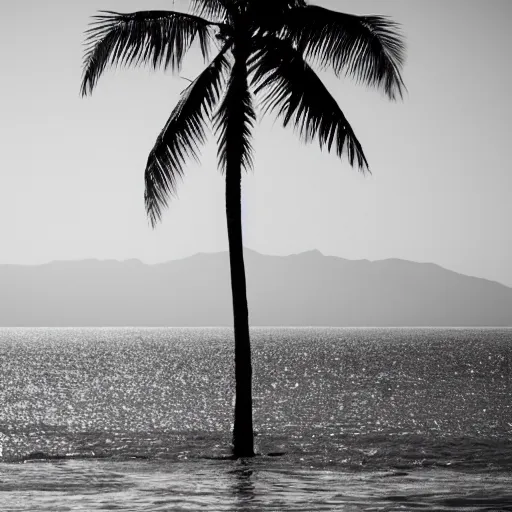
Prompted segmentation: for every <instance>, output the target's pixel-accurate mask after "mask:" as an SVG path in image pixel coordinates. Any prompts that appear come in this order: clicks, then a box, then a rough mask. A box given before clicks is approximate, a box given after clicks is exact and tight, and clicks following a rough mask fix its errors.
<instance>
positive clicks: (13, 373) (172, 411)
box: [0, 329, 512, 512]
mask: <svg viewBox="0 0 512 512" xmlns="http://www.w3.org/2000/svg"><path fill="white" fill-rule="evenodd" d="M252 336H253V342H254V374H255V382H254V392H255V396H254V404H255V411H254V418H255V428H256V431H257V432H258V435H257V437H256V448H257V451H258V452H259V453H261V454H264V455H263V456H260V457H257V458H255V459H254V460H243V461H232V460H226V456H227V455H229V444H230V438H231V433H230V430H231V419H232V399H233V387H234V386H233V381H232V375H233V371H232V345H233V340H232V334H231V331H230V330H227V329H213V330H209V329H50V330H41V329H3V330H0V403H1V404H2V407H0V460H1V461H2V462H3V464H0V511H1V512H4V511H23V512H29V511H30V512H35V511H48V512H49V511H51V512H57V511H65V510H70V511H75V510H83V511H93V510H133V511H142V510H144V511H147V510H148V511H153V510H155V511H160V510H162V511H164V510H165V511H174V510H219V511H224V510H226V511H260V510H279V511H281V510H283V511H287V510H303V511H308V512H313V511H317V510H346V511H359V510H386V511H388V510H402V511H403V510H406V511H408V510H429V511H443V510H467V511H498V510H511V511H512V495H511V492H512V491H511V489H512V475H511V470H512V404H511V401H510V397H511V396H512V381H511V367H510V363H511V361H512V330H507V329H495V330H463V329H434V330H429V329H368V330H365V329H255V330H254V331H253V333H252ZM270 454H273V455H275V456H269V455H270ZM279 454H281V456H277V455H279Z"/></svg>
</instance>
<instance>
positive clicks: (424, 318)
mask: <svg viewBox="0 0 512 512" xmlns="http://www.w3.org/2000/svg"><path fill="white" fill-rule="evenodd" d="M245 258H246V268H247V283H248V298H249V311H250V320H251V325H254V326H256V325H267V326H271V325H287V326H363V327H364V326H368V327H370V326H512V288H508V287H506V286H503V285H501V284H499V283H496V282H492V281H487V280H485V279H478V278H475V277H468V276H464V275H461V274H457V273H455V272H451V271H449V270H446V269H444V268H442V267H439V266H438V265H434V264H429V263H413V262H410V261H404V260H397V259H390V260H383V261H375V262H370V261H367V260H360V261H350V260H345V259H342V258H337V257H333V256H323V255H322V254H321V253H320V252H318V251H311V252H305V253H302V254H297V255H293V256H264V255H262V254H258V253H256V252H254V251H251V250H246V253H245ZM0 283H1V288H0V326H48V327H50V326H62V327H64V326H220V325H231V324H232V309H231V294H230V279H229V260H228V255H227V253H216V254H197V255H195V256H191V257H189V258H185V259H182V260H177V261H171V262H168V263H162V264H158V265H145V264H143V263H141V262H140V261H137V260H130V261H125V262H117V261H96V260H86V261H76V262H54V263H49V264H46V265H40V266H19V265H0Z"/></svg>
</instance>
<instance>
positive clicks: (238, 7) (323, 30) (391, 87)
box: [81, 0, 405, 457]
mask: <svg viewBox="0 0 512 512" xmlns="http://www.w3.org/2000/svg"><path fill="white" fill-rule="evenodd" d="M194 42H198V46H199V48H200V50H201V52H202V54H203V57H204V59H205V61H206V62H207V63H208V65H207V67H206V68H205V69H204V71H203V72H202V73H201V74H199V76H197V78H196V79H195V80H194V81H192V82H191V83H190V85H189V86H188V87H187V88H186V89H185V91H183V93H182V95H181V98H180V100H179V102H178V104H177V106H176V108H175V109H174V111H173V112H172V113H171V115H170V117H169V120H168V121H167V123H166V125H165V126H164V128H163V130H162V131H161V133H160V135H159V136H158V138H157V140H156V143H155V145H154V147H153V149H152V150H151V152H150V154H149V158H148V162H147V166H146V170H145V205H146V210H147V214H148V216H149V219H150V221H151V224H152V226H153V227H154V226H155V224H156V223H157V222H158V221H159V220H160V219H161V216H162V211H163V209H164V208H165V207H167V205H168V201H169V199H170V197H172V196H173V195H174V194H175V192H176V186H177V183H178V181H179V178H181V177H182V176H183V174H184V169H185V165H186V162H187V160H188V159H189V158H192V159H196V160H197V159H198V158H199V148H200V146H201V145H202V144H203V143H204V142H205V139H206V133H207V128H208V125H209V123H210V122H211V123H212V124H213V127H214V131H215V134H216V136H217V140H218V158H219V166H220V169H221V171H222V172H223V173H224V174H225V177H226V216H227V228H228V239H229V259H230V266H231V288H232V297H233V314H234V333H235V379H236V400H235V413H234V428H233V455H234V457H249V456H253V455H254V446H253V426H252V389H251V386H252V383H251V382H252V367H251V346H250V339H249V320H248V307H247V297H246V281H245V269H244V258H243V245H242V222H241V178H242V169H245V170H247V169H248V168H250V167H251V166H252V165H253V158H252V149H251V132H252V129H253V126H254V123H255V120H256V114H255V109H254V105H255V103H256V101H255V100H258V101H257V104H258V105H259V106H260V107H261V109H262V112H263V113H267V112H269V111H272V112H274V113H275V114H276V115H277V116H278V117H279V118H281V119H282V121H283V124H284V126H288V125H292V126H293V127H294V128H296V129H297V131H298V132H299V134H300V135H301V136H302V138H303V139H304V140H305V141H308V142H309V141H312V140H313V139H317V140H318V142H319V144H320V147H326V148H327V149H328V150H329V151H334V152H336V154H337V155H338V156H339V157H340V158H341V157H342V156H346V157H347V158H348V161H349V163H350V164H351V165H352V166H357V168H358V169H359V170H361V171H362V172H365V171H368V170H369V169H368V162H367V160H366V157H365V155H364V153H363V149H362V147H361V144H360V143H359V141H358V140H357V138H356V136H355V134H354V131H353V130H352V128H351V126H350V124H349V122H348V121H347V119H346V117H345V115H344V114H343V112H342V110H341V109H340V107H339V106H338V104H337V102H336V100H335V99H334V98H333V97H332V96H331V94H330V93H329V91H328V90H327V88H326V87H325V86H324V84H323V83H322V81H321V80H320V78H319V77H318V76H317V74H316V73H315V71H314V70H313V68H312V67H311V66H313V65H315V64H316V65H318V66H319V67H320V68H322V69H331V70H333V71H334V73H335V74H336V75H337V76H338V77H339V76H340V75H341V74H344V75H349V76H352V77H354V78H355V79H356V80H357V81H359V82H362V83H365V84H366V85H369V86H375V87H377V88H380V89H382V90H383V91H384V92H385V93H386V95H387V96H388V97H389V98H390V99H396V98H397V97H402V93H403V91H404V88H405V87H404V84H403V81H402V78H401V75H400V70H401V67H402V65H403V62H404V44H403V42H402V38H401V36H400V34H399V32H398V26H397V25H396V24H395V23H394V22H392V21H391V20H389V19H387V18H385V17H381V16H354V15H350V14H343V13H340V12H335V11H331V10H329V9H325V8H322V7H319V6H314V5H308V3H307V2H306V1H305V0H191V5H190V12H189V13H183V12H177V11H141V12H134V13H129V14H123V13H118V12H112V11H101V12H100V13H99V14H98V15H97V16H95V20H94V21H93V23H92V24H91V27H90V28H89V30H87V32H86V50H85V59H84V72H83V81H82V88H81V92H82V95H87V94H90V93H92V91H93V89H94V87H95V86H96V84H97V82H98V79H99V77H100V76H101V74H102V73H103V71H104V70H105V69H106V68H107V67H108V66H112V65H118V64H121V65H130V64H146V65H150V66H151V67H153V68H155V69H156V68H163V69H171V70H173V71H178V70H180V67H181V64H182V61H183V59H184V57H185V55H186V53H187V51H188V50H189V49H190V48H191V46H192V43H194ZM212 48H214V49H215V57H214V58H213V59H210V57H209V55H210V52H211V50H212Z"/></svg>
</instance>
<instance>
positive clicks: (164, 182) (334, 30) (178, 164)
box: [81, 0, 405, 225]
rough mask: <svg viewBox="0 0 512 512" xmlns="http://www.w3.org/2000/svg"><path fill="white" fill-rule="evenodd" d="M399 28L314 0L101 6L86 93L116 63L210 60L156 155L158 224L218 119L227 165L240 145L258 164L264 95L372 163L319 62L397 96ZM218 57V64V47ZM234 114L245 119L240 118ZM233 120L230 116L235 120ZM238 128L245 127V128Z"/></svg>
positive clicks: (339, 149) (153, 212)
mask: <svg viewBox="0 0 512 512" xmlns="http://www.w3.org/2000/svg"><path fill="white" fill-rule="evenodd" d="M397 28H398V27H397V25H396V24H395V23H394V22H392V21H391V20H389V19H387V18H385V17H382V16H354V15H350V14H344V13H339V12H334V11H331V10H329V9H325V8H322V7H318V6H314V5H308V4H307V3H306V1H305V0H192V1H191V11H190V13H189V14H186V13H182V12H175V11H140V12H135V13H129V14H123V13H117V12H111V11H102V12H101V13H100V14H99V15H97V16H95V21H94V22H93V24H92V26H91V28H90V29H89V30H88V31H87V40H86V44H87V47H86V53H85V59H84V73H83V81H82V88H81V92H82V94H83V95H86V94H88V93H91V92H92V90H93V89H94V87H95V86H96V84H97V82H98V79H99V77H100V76H101V74H102V73H103V71H104V70H105V69H106V68H107V67H108V66H112V65H118V64H121V65H129V64H149V65H151V66H152V67H154V68H160V67H161V68H165V69H167V68H170V69H172V70H175V71H177V70H179V69H180V67H181V64H182V62H183V59H184V57H185V55H186V53H187V51H188V50H189V49H190V47H191V45H192V43H193V42H194V41H197V42H198V43H199V47H200V49H201V52H202V54H203V56H204V58H205V60H206V61H208V65H207V67H206V69H205V70H204V71H203V72H202V73H201V74H200V75H199V76H198V77H197V78H196V79H195V80H194V81H193V82H192V83H191V84H190V85H189V86H188V87H187V89H186V90H185V91H184V92H183V93H182V96H181V98H180V100H179V102H178V104H177V105H176V108H175V109H174V111H173V112H172V113H171V115H170V117H169V119H168V121H167V123H166V125H165V126H164V128H163V130H162V131H161V133H160V135H159V136H158V138H157V140H156V143H155V145H154V147H153V149H152V151H151V152H150V154H149V158H148V162H147V166H146V172H145V203H146V210H147V213H148V216H149V218H150V220H151V223H152V224H153V225H155V224H156V222H157V221H158V220H159V219H160V218H161V215H162V210H163V209H164V208H165V207H166V206H167V204H168V200H169V197H170V196H172V195H173V194H174V193H175V191H176V186H177V182H178V179H179V178H180V177H182V176H183V173H184V169H185V165H186V162H187V159H189V158H192V159H198V158H199V149H200V146H201V145H202V144H203V143H204V142H205V139H206V133H207V128H208V125H209V124H210V123H213V126H214V129H215V133H216V135H217V138H218V145H219V163H220V166H221V169H225V167H226V164H227V159H228V154H227V144H228V139H229V138H230V130H233V128H230V127H233V126H235V127H236V129H237V131H239V133H238V134H235V135H238V137H235V138H238V140H237V142H236V143H233V144H231V147H230V153H233V152H236V155H232V156H233V157H236V158H238V159H239V160H240V161H241V163H242V166H243V167H244V168H249V167H251V166H252V153H251V144H250V138H251V130H252V128H253V124H254V121H255V118H256V116H255V110H254V103H255V102H254V99H257V105H258V106H259V107H260V108H261V109H262V111H263V112H264V113H266V112H269V111H271V112H273V113H275V114H276V115H277V116H278V117H279V118H281V119H282V121H283V124H284V126H287V125H290V124H291V125H292V126H293V127H295V128H296V129H297V130H298V132H299V133H300V135H301V136H302V138H303V139H304V140H306V141H311V140H314V139H316V140H318V142H319V144H320V146H321V147H323V146H325V147H327V149H328V150H330V151H331V150H332V151H335V152H336V154H337V155H338V156H340V157H342V155H345V156H346V157H347V158H348V161H349V163H350V164H351V165H353V166H354V165H357V167H358V168H359V169H360V170H361V171H363V172H364V171H366V170H368V162H367V160H366V157H365V155H364V152H363V149H362V147H361V144H360V143H359V141H358V140H357V138H356V136H355V134H354V131H353V130H352V128H351V126H350V124H349V122H348V121H347V119H346V117H345V115H344V114H343V112H342V110H341V109H340V107H339V106H338V104H337V102H336V101H335V99H334V98H333V97H332V96H331V94H330V93H329V91H328V90H327V88H326V87H325V86H324V84H323V83H322V81H321V80H320V78H319V77H318V76H317V74H316V73H315V71H314V70H313V68H312V67H311V65H319V66H321V67H322V68H325V69H331V70H333V71H334V73H335V74H336V75H338V76H339V75H341V74H345V75H351V76H352V77H353V78H355V79H356V80H357V81H359V82H362V83H365V84H367V85H370V86H375V87H378V88H380V89H382V90H383V91H384V92H385V93H386V95H387V96H388V97H389V98H390V99H396V98H397V97H402V94H403V91H404V89H405V87H404V84H403V81H402V77H401V74H400V69H401V67H402V65H403V62H404V44H403V42H402V39H401V36H400V34H399V33H398V31H397ZM213 48H215V50H216V55H215V57H214V58H213V59H211V60H210V55H211V53H212V49H213ZM233 117H237V119H236V121H238V123H236V122H235V120H234V119H233ZM230 121H231V122H230ZM237 125H238V126H237Z"/></svg>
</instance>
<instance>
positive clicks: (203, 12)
mask: <svg viewBox="0 0 512 512" xmlns="http://www.w3.org/2000/svg"><path fill="white" fill-rule="evenodd" d="M231 9H232V7H231V6H230V4H229V0H192V1H191V5H190V10H191V12H192V13H193V14H196V15H197V16H202V17H206V18H208V19H212V20H219V21H225V20H226V19H227V18H229V16H230V15H231Z"/></svg>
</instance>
